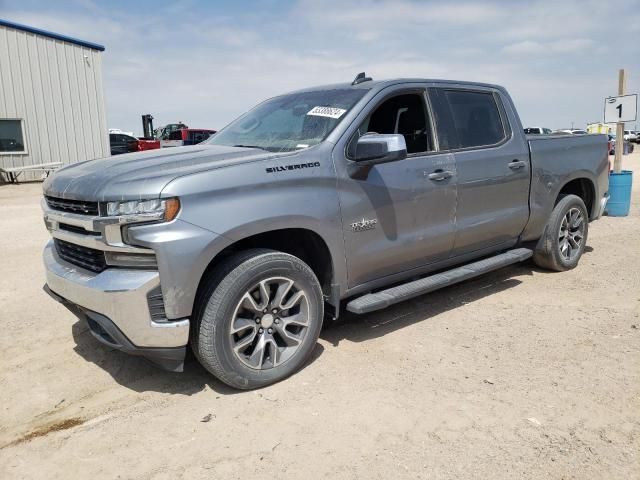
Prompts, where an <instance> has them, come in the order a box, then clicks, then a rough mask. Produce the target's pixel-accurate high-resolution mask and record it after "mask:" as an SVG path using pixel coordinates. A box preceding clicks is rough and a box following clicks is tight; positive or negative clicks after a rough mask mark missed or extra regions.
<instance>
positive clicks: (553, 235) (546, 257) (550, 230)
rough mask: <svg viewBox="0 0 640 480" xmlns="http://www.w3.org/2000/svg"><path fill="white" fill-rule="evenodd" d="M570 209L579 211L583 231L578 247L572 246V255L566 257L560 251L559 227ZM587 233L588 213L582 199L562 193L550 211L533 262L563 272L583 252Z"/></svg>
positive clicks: (578, 258)
mask: <svg viewBox="0 0 640 480" xmlns="http://www.w3.org/2000/svg"><path fill="white" fill-rule="evenodd" d="M572 209H578V210H579V211H580V213H581V215H582V224H583V225H584V232H583V235H582V239H581V242H580V244H579V247H578V248H574V252H575V253H574V255H572V256H571V258H567V257H566V256H565V255H564V254H563V252H562V239H561V236H562V232H561V227H562V225H563V221H564V219H565V217H566V216H567V214H569V212H570V211H572ZM588 233H589V214H588V212H587V207H586V206H585V204H584V202H583V201H582V199H581V198H580V197H578V196H577V195H564V196H562V197H560V199H559V200H558V203H557V204H556V206H555V207H554V209H553V211H552V212H551V216H550V217H549V221H548V222H547V225H546V226H545V229H544V233H543V235H542V237H541V238H540V239H539V240H538V243H537V245H536V249H535V251H534V254H533V261H534V263H535V264H536V265H538V266H539V267H542V268H546V269H548V270H554V271H556V272H564V271H566V270H571V269H572V268H575V267H576V266H577V265H578V262H579V261H580V257H581V256H582V253H583V252H584V248H585V245H586V243H587V237H588Z"/></svg>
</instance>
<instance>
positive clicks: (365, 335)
mask: <svg viewBox="0 0 640 480" xmlns="http://www.w3.org/2000/svg"><path fill="white" fill-rule="evenodd" d="M533 272H540V273H549V272H546V271H544V270H538V269H537V268H536V267H533V266H532V265H531V264H526V263H525V264H520V265H514V266H511V267H506V268H503V269H500V270H496V271H495V272H492V273H488V274H485V275H483V276H481V277H478V278H476V279H472V280H468V281H466V282H462V283H459V284H457V285H452V286H450V287H447V288H444V289H441V290H437V291H435V292H432V293H429V294H426V295H422V296H420V297H417V298H414V299H412V300H408V301H406V302H402V303H398V304H396V305H393V306H391V307H389V308H387V309H384V310H380V311H377V312H372V313H369V314H365V315H356V314H353V313H351V312H348V311H346V310H344V308H343V309H342V310H341V312H340V318H339V319H338V320H337V321H335V322H334V324H333V325H329V327H328V328H325V329H324V330H323V331H322V333H321V334H320V338H322V339H323V340H325V341H327V342H329V343H331V344H332V345H333V346H338V345H339V344H340V341H341V340H349V341H351V342H365V341H367V340H371V339H373V338H377V337H381V336H384V335H386V334H388V333H390V332H393V331H396V330H399V329H402V328H405V327H407V326H409V325H412V324H414V323H418V322H422V321H429V319H430V318H431V317H434V316H436V315H439V314H441V313H444V312H447V311H449V310H453V309H455V308H458V307H461V306H463V305H465V304H467V303H472V302H474V301H476V300H479V299H481V298H484V297H486V296H488V295H493V294H494V293H498V292H501V291H504V290H508V289H510V288H513V287H516V286H518V285H520V284H521V283H522V281H521V280H518V279H515V278H512V277H514V276H522V275H529V276H530V275H533Z"/></svg>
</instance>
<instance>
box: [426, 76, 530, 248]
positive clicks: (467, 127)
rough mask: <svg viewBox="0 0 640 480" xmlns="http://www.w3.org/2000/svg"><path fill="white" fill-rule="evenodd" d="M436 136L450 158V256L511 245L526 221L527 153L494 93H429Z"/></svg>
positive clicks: (449, 89)
mask: <svg viewBox="0 0 640 480" xmlns="http://www.w3.org/2000/svg"><path fill="white" fill-rule="evenodd" d="M430 96H431V99H432V104H433V106H434V111H436V116H437V118H438V133H439V136H440V137H441V138H442V139H443V140H441V143H444V144H445V145H446V148H448V149H449V151H450V152H452V153H453V154H454V156H455V163H456V167H457V180H458V185H457V187H458V201H457V208H456V233H455V240H454V246H453V250H452V253H451V255H452V256H457V255H461V254H465V253H470V252H474V251H478V250H484V249H492V248H495V249H499V248H502V247H507V246H510V245H512V244H514V243H515V242H516V241H517V239H518V236H519V235H520V233H522V230H523V229H524V227H525V225H526V223H527V221H528V218H529V183H530V175H531V167H530V162H529V149H528V146H527V144H526V142H525V139H524V136H523V135H522V134H515V131H516V129H517V130H518V133H519V132H520V131H521V127H520V125H519V122H517V121H514V123H513V128H512V123H511V122H510V118H513V113H511V114H508V112H507V110H506V107H509V108H510V105H511V104H510V102H509V101H508V99H506V98H504V99H503V98H502V96H501V92H500V91H499V90H494V89H491V88H484V87H473V88H464V87H460V88H454V87H448V86H447V87H438V88H435V89H433V90H431V91H430Z"/></svg>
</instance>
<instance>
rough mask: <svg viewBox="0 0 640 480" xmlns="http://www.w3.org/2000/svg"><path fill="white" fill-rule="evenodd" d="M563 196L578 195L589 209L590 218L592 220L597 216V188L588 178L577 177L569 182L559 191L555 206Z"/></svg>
mask: <svg viewBox="0 0 640 480" xmlns="http://www.w3.org/2000/svg"><path fill="white" fill-rule="evenodd" d="M563 195H576V196H578V197H580V198H581V199H582V201H583V202H584V204H585V206H586V207H587V212H589V218H590V219H591V218H593V217H594V216H595V215H596V209H597V202H596V201H595V199H596V187H595V184H594V183H593V181H592V180H591V179H589V178H587V177H577V178H573V179H571V180H569V181H567V182H566V183H565V184H564V185H563V186H562V188H560V190H559V191H558V195H557V196H556V199H555V202H554V206H555V205H557V204H558V202H559V201H560V198H562V196H563Z"/></svg>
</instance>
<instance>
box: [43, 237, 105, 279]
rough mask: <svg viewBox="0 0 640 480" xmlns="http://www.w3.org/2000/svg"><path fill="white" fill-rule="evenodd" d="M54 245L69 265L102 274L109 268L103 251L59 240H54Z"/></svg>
mask: <svg viewBox="0 0 640 480" xmlns="http://www.w3.org/2000/svg"><path fill="white" fill-rule="evenodd" d="M54 243H55V245H56V251H57V252H58V255H60V258H62V259H63V260H66V261H67V262H69V263H72V264H74V265H77V266H78V267H82V268H86V269H87V270H91V271H92V272H96V273H100V272H102V271H103V270H104V269H105V268H107V263H106V261H105V258H104V252H103V251H102V250H94V249H93V248H87V247H82V246H80V245H75V244H73V243H69V242H65V241H64V240H59V239H57V238H56V239H54Z"/></svg>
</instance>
